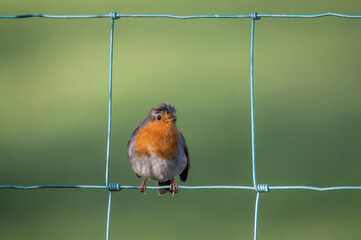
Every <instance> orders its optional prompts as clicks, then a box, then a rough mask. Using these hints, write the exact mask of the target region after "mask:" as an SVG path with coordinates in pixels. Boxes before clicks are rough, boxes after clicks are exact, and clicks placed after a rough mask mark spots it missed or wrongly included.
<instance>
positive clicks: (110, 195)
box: [106, 191, 112, 240]
mask: <svg viewBox="0 0 361 240" xmlns="http://www.w3.org/2000/svg"><path fill="white" fill-rule="evenodd" d="M111 209H112V191H109V201H108V215H107V236H106V240H109V233H110V212H111Z"/></svg>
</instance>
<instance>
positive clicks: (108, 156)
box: [105, 18, 114, 186]
mask: <svg viewBox="0 0 361 240" xmlns="http://www.w3.org/2000/svg"><path fill="white" fill-rule="evenodd" d="M113 38H114V18H111V27H110V57H109V58H110V59H109V105H108V140H107V165H106V172H105V184H106V186H108V185H109V162H110V138H111V129H112V84H113V83H112V82H113Z"/></svg>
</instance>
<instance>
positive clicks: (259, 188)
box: [0, 12, 361, 240]
mask: <svg viewBox="0 0 361 240" xmlns="http://www.w3.org/2000/svg"><path fill="white" fill-rule="evenodd" d="M327 16H334V17H340V18H353V19H361V15H347V14H340V13H332V12H328V13H321V14H258V13H257V12H252V13H251V14H248V15H189V16H178V15H170V14H118V13H116V12H111V13H110V14H100V15H49V14H25V15H0V18H11V19H16V18H30V17H41V18H55V19H79V18H82V19H83V18H84V19H88V18H110V47H109V51H110V54H109V99H108V136H107V154H106V172H105V185H36V186H18V185H0V189H9V188H10V189H20V190H33V189H42V188H86V189H106V190H108V191H109V201H108V212H107V228H106V240H109V233H110V215H111V207H112V192H113V191H120V190H122V189H139V186H128V185H121V184H119V183H109V166H110V147H111V145H110V144H111V128H112V79H113V76H112V73H113V40H114V23H115V20H116V19H119V18H125V17H131V18H173V19H195V18H250V19H251V21H252V25H251V59H250V87H251V89H250V90H251V131H252V173H253V186H179V188H180V189H193V190H201V189H236V190H252V191H256V192H257V196H256V202H255V215H254V237H253V238H254V240H257V226H258V211H259V207H258V206H259V199H260V194H261V193H264V192H269V191H271V190H312V191H336V190H361V186H335V187H324V188H320V187H313V186H268V184H257V178H256V142H255V118H254V71H253V69H254V36H255V34H254V33H255V25H256V21H257V20H260V19H261V18H320V17H327ZM162 188H169V186H168V187H167V186H162V187H151V186H149V187H147V189H153V190H154V189H162Z"/></svg>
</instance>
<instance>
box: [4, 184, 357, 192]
mask: <svg viewBox="0 0 361 240" xmlns="http://www.w3.org/2000/svg"><path fill="white" fill-rule="evenodd" d="M39 188H86V189H107V186H104V185H35V186H19V185H0V189H20V190H31V189H39ZM119 188H120V189H139V186H130V185H119ZM165 188H169V186H147V189H165ZM178 188H179V189H190V190H195V189H236V190H256V189H255V188H254V187H252V186H227V185H212V186H178ZM269 189H270V190H313V191H335V190H361V186H335V187H313V186H269Z"/></svg>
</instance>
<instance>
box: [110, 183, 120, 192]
mask: <svg viewBox="0 0 361 240" xmlns="http://www.w3.org/2000/svg"><path fill="white" fill-rule="evenodd" d="M108 190H109V191H120V190H122V188H121V187H120V184H119V183H109V184H108Z"/></svg>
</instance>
